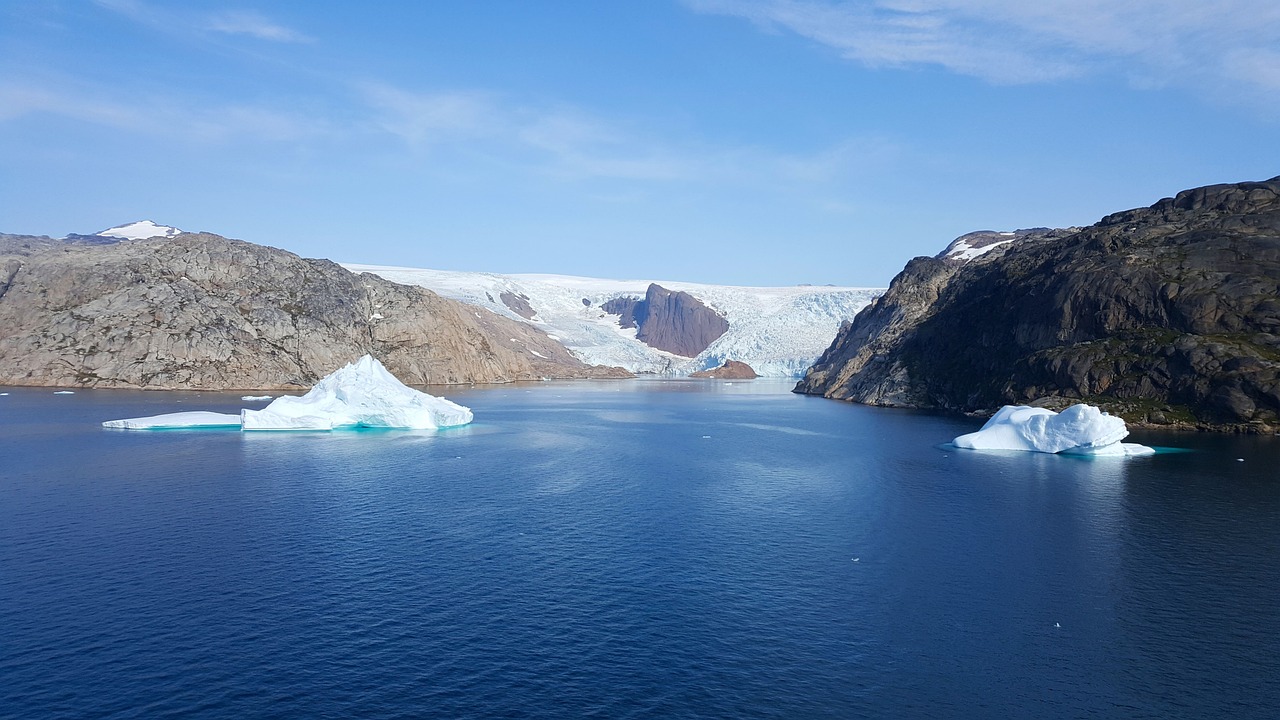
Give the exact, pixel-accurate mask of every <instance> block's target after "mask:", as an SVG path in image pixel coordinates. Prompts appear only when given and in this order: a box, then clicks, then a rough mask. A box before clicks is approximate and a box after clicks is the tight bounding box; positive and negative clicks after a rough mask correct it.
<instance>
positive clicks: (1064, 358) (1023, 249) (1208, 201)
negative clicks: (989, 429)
mask: <svg viewBox="0 0 1280 720" xmlns="http://www.w3.org/2000/svg"><path fill="white" fill-rule="evenodd" d="M970 247H971V248H972V247H973V246H972V245H971V246H970ZM979 249H981V248H979ZM961 255H965V256H967V257H961ZM796 390H797V392H803V393H810V394H820V395H825V396H827V397H832V398H839V399H846V400H852V401H855V402H862V403H867V404H873V405H888V406H902V407H922V408H940V409H948V410H957V411H966V412H982V411H986V410H991V409H994V408H995V407H998V406H999V405H1001V404H1006V403H1027V402H1035V403H1040V404H1043V405H1046V406H1050V407H1053V406H1061V405H1065V404H1069V403H1071V402H1075V401H1079V400H1087V401H1089V402H1093V403H1095V404H1100V405H1102V406H1103V407H1105V408H1107V409H1109V410H1111V411H1112V412H1116V413H1118V414H1120V415H1122V416H1124V417H1125V418H1126V419H1127V420H1130V421H1136V422H1146V423H1152V424H1177V425H1183V426H1188V427H1200V428H1208V429H1234V430H1253V431H1258V432H1269V431H1273V430H1275V429H1276V428H1277V426H1280V178H1274V179H1272V180H1269V181H1266V182H1255V183H1238V184H1230V185H1213V186H1208V187H1202V188H1197V189H1193V190H1187V191H1184V192H1181V193H1178V195H1177V196H1176V197H1174V198H1166V199H1164V200H1161V201H1160V202H1157V203H1156V204H1154V205H1152V206H1151V207H1148V208H1139V209H1135V210H1129V211H1125V212H1120V213H1116V214H1113V215H1109V216H1107V217H1105V218H1103V219H1102V220H1101V221H1100V222H1098V223H1097V224H1095V225H1093V226H1090V227H1087V228H1082V229H1071V230H1056V231H1043V230H1041V231H1030V232H1027V233H1024V234H1022V235H1021V236H1019V237H1018V238H1016V239H1015V241H1013V242H1008V243H1004V244H1001V245H1000V246H999V247H992V248H990V250H989V251H988V252H983V253H981V254H976V253H973V252H969V251H965V252H963V253H960V254H951V255H949V254H947V253H944V254H943V255H941V256H939V257H937V258H916V259H914V260H912V261H911V262H910V263H908V264H907V266H906V268H905V269H904V270H903V271H902V273H900V274H899V275H898V277H896V278H895V279H894V281H893V283H892V284H891V285H890V288H889V290H888V291H887V292H886V293H885V294H884V295H883V296H882V297H881V298H879V299H878V300H876V301H875V302H874V303H872V304H871V305H870V306H868V307H867V308H866V309H864V310H863V311H862V312H861V313H859V314H858V316H857V317H856V318H855V319H854V321H853V322H852V323H851V324H849V325H847V326H845V327H844V328H842V329H841V331H840V333H839V335H838V336H837V337H836V340H835V342H834V343H833V344H832V345H831V347H830V348H828V350H827V351H826V353H825V354H823V356H822V357H821V358H819V359H818V361H817V362H816V363H815V364H814V366H813V367H812V368H811V369H810V370H809V372H808V374H807V375H806V377H805V378H804V380H802V381H801V382H800V384H799V385H798V386H797V388H796Z"/></svg>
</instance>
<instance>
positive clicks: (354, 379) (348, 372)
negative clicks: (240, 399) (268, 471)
mask: <svg viewBox="0 0 1280 720" xmlns="http://www.w3.org/2000/svg"><path fill="white" fill-rule="evenodd" d="M240 419H241V423H242V425H243V426H244V429H245V430H333V429H338V428H354V427H376V428H409V429H413V430H431V429H435V428H442V427H454V426H457V425H466V424H467V423H469V422H471V419H472V415H471V410H469V409H468V408H465V407H463V406H461V405H458V404H457V403H454V402H450V401H448V400H445V399H444V398H438V397H433V396H431V395H428V394H426V393H424V392H419V391H417V390H414V389H413V388H411V387H409V386H407V385H405V384H404V383H402V382H400V381H399V380H397V379H396V376H394V375H392V374H391V373H390V372H388V371H387V369H386V368H385V367H383V366H382V363H380V362H378V361H377V360H375V359H373V357H372V356H370V355H365V356H364V357H362V358H360V359H359V360H357V361H356V362H354V363H352V364H350V365H347V366H346V367H344V368H342V369H340V370H338V371H337V372H334V373H333V374H332V375H329V376H328V377H326V378H325V379H323V380H321V381H320V382H318V383H316V385H315V387H313V388H311V391H310V392H308V393H307V394H306V395H303V396H302V397H290V396H288V395H285V396H283V397H279V398H276V399H275V400H273V401H272V402H271V404H270V405H267V406H266V407H265V408H263V409H261V410H241V411H240Z"/></svg>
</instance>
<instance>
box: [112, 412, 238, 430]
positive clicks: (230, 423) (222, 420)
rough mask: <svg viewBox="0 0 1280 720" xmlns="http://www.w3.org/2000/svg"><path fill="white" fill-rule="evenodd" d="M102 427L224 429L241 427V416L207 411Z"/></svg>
mask: <svg viewBox="0 0 1280 720" xmlns="http://www.w3.org/2000/svg"><path fill="white" fill-rule="evenodd" d="M102 427H109V428H123V429H125V430H160V429H166V428H223V427H234V428H238V427H240V416H239V415H233V414H230V413H216V412H208V411H205V410H193V411H190V412H176V413H165V414H164V415H151V416H149V417H140V418H127V419H124V420H108V421H106V422H104V423H102Z"/></svg>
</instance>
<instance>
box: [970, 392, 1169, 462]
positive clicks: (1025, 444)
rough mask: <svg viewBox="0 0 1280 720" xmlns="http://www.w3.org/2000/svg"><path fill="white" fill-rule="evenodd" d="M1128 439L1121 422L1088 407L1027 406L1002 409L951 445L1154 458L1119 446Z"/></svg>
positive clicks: (1144, 449) (1138, 447)
mask: <svg viewBox="0 0 1280 720" xmlns="http://www.w3.org/2000/svg"><path fill="white" fill-rule="evenodd" d="M1128 435H1129V428H1127V427H1125V424H1124V420H1122V419H1121V418H1118V417H1115V416H1114V415H1108V414H1107V413H1105V412H1103V411H1102V410H1100V409H1098V408H1096V407H1094V406H1092V405H1085V404H1083V403H1082V404H1079V405H1072V406H1071V407H1069V408H1067V409H1066V410H1063V411H1062V412H1060V413H1056V412H1053V411H1052V410H1046V409H1044V408H1037V407H1030V406H1027V405H1005V406H1004V407H1002V408H1000V410H999V412H997V413H996V414H995V415H992V416H991V419H990V420H988V421H987V424H986V425H983V426H982V429H981V430H979V431H977V432H973V433H969V434H968V435H961V436H960V437H958V438H956V439H955V440H952V441H951V442H952V444H954V445H955V446H956V447H959V448H965V449H968V450H1025V451H1027V452H1042V453H1061V454H1064V455H1094V456H1138V455H1153V454H1155V450H1153V449H1152V448H1149V447H1147V446H1145V445H1138V444H1135V443H1122V442H1120V441H1121V440H1123V439H1124V438H1125V437H1127V436H1128Z"/></svg>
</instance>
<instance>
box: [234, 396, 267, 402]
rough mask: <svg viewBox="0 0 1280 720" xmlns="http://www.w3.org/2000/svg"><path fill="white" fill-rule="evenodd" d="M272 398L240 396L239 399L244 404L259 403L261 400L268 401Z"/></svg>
mask: <svg viewBox="0 0 1280 720" xmlns="http://www.w3.org/2000/svg"><path fill="white" fill-rule="evenodd" d="M272 397H274V396H272V395H241V396H240V399H241V400H244V401H245V402H259V401H262V400H270V399H271V398H272Z"/></svg>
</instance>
